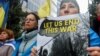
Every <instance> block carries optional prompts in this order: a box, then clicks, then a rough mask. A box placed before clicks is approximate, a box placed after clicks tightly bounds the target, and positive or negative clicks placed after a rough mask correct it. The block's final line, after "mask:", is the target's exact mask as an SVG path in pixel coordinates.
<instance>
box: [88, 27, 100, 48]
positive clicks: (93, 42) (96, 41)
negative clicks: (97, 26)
mask: <svg viewBox="0 0 100 56" xmlns="http://www.w3.org/2000/svg"><path fill="white" fill-rule="evenodd" d="M89 36H90V38H89V44H90V47H93V46H99V47H100V37H99V36H98V35H97V33H96V32H95V31H93V30H92V29H91V28H90V30H89Z"/></svg>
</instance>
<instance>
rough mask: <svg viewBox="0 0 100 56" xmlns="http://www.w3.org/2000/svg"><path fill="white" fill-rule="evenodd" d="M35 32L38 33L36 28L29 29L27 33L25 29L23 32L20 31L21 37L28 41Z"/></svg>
mask: <svg viewBox="0 0 100 56" xmlns="http://www.w3.org/2000/svg"><path fill="white" fill-rule="evenodd" d="M37 33H38V30H34V31H31V32H28V33H27V31H24V32H23V33H22V36H21V38H22V39H23V40H24V41H28V40H30V39H32V38H34V37H35V36H36V35H37Z"/></svg>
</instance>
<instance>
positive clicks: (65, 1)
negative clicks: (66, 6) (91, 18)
mask: <svg viewBox="0 0 100 56" xmlns="http://www.w3.org/2000/svg"><path fill="white" fill-rule="evenodd" d="M68 2H72V3H74V4H75V6H76V7H77V8H78V10H80V9H79V5H78V3H77V1H76V0H62V1H61V4H60V8H61V6H62V4H63V3H68Z"/></svg>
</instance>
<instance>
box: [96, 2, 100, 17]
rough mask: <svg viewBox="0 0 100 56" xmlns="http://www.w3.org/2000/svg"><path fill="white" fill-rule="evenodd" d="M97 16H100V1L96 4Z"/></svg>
mask: <svg viewBox="0 0 100 56" xmlns="http://www.w3.org/2000/svg"><path fill="white" fill-rule="evenodd" d="M97 16H100V3H99V4H98V5H97Z"/></svg>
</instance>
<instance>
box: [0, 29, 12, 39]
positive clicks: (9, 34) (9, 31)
mask: <svg viewBox="0 0 100 56" xmlns="http://www.w3.org/2000/svg"><path fill="white" fill-rule="evenodd" d="M0 32H6V33H7V34H8V38H7V40H9V39H13V38H14V32H13V31H12V30H10V29H1V30H0ZM0 34H1V33H0Z"/></svg>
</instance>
